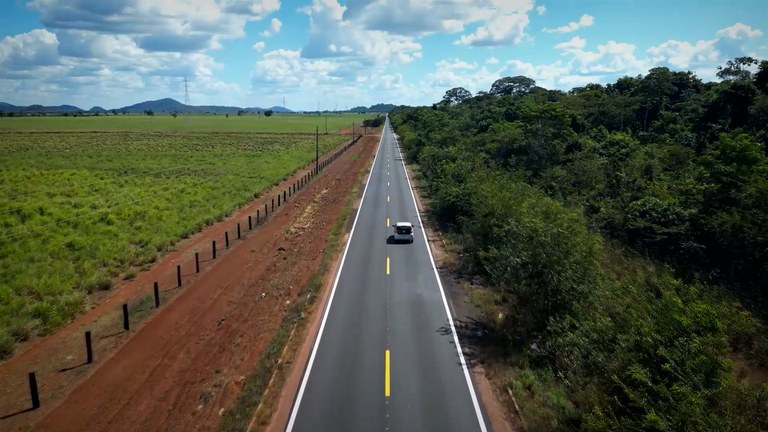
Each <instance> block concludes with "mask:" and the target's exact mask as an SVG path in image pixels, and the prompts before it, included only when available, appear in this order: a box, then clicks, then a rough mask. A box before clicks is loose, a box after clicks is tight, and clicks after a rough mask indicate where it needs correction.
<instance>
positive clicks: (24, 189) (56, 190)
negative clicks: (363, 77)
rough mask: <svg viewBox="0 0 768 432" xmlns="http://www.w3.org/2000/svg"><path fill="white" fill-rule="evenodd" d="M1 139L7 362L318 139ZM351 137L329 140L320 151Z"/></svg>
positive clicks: (262, 184) (298, 161)
mask: <svg viewBox="0 0 768 432" xmlns="http://www.w3.org/2000/svg"><path fill="white" fill-rule="evenodd" d="M70 120H71V119H70ZM0 135H1V137H2V139H0V226H2V232H0V357H2V356H3V355H7V354H8V352H9V350H10V349H11V347H12V345H13V343H12V342H13V341H20V340H24V339H26V338H29V337H31V336H32V335H34V334H38V333H43V334H44V333H48V332H50V331H52V330H54V329H55V328H57V327H59V326H60V325H61V324H62V323H64V322H66V321H67V320H68V319H70V318H71V317H73V316H74V315H76V314H77V313H78V312H79V311H81V310H82V309H83V308H84V307H85V306H86V294H87V293H89V292H93V291H95V290H99V289H108V288H109V287H110V286H111V278H113V277H115V276H118V275H122V276H123V277H129V278H130V277H132V275H133V274H134V272H135V271H136V270H137V269H139V268H140V267H141V266H144V265H146V264H149V263H152V262H153V261H154V260H155V259H157V257H158V256H160V255H161V254H163V253H164V252H165V251H167V250H168V249H169V248H171V247H172V245H173V244H174V243H175V242H176V241H178V240H179V239H180V238H184V237H186V236H188V235H190V234H192V233H194V232H196V231H199V230H200V229H202V228H203V227H204V226H206V225H208V224H210V223H212V222H214V221H216V220H219V219H221V218H223V217H224V216H225V215H227V214H228V213H229V212H230V211H232V210H233V209H234V208H236V207H237V206H239V205H242V204H244V203H245V202H247V201H249V200H250V199H252V197H253V196H254V194H255V193H259V192H260V191H263V190H265V189H266V188H268V187H270V186H272V185H273V184H274V183H275V182H277V181H279V180H280V179H282V178H284V177H285V176H287V175H289V174H290V173H291V172H293V171H294V170H296V169H297V168H299V167H300V166H302V165H304V164H306V163H307V162H309V161H310V160H312V159H313V158H314V143H315V137H314V136H313V135H298V134H292V135H287V134H282V135H278V134H242V133H240V134H238V133H229V134H221V133H186V134H168V133H104V132H102V133H71V132H70V133H67V132H61V133H42V132H38V133H4V134H0ZM347 138H348V137H347V136H342V135H332V134H331V135H321V137H320V146H321V152H322V151H326V150H328V149H330V148H333V147H335V146H336V145H338V144H340V143H341V142H343V141H344V140H345V139H347Z"/></svg>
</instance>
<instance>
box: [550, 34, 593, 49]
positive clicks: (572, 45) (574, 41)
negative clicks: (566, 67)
mask: <svg viewBox="0 0 768 432" xmlns="http://www.w3.org/2000/svg"><path fill="white" fill-rule="evenodd" d="M586 45H587V41H586V40H584V39H582V38H580V37H578V36H574V37H573V38H571V40H569V41H568V42H563V43H559V44H557V45H555V48H557V49H559V50H563V51H565V52H566V53H569V52H574V51H579V50H581V49H584V47H585V46H586Z"/></svg>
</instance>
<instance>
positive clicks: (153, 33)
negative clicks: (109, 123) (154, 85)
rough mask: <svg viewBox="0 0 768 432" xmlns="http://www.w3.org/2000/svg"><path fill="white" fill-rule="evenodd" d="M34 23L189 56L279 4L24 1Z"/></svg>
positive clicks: (261, 0) (259, 0)
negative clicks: (112, 36)
mask: <svg viewBox="0 0 768 432" xmlns="http://www.w3.org/2000/svg"><path fill="white" fill-rule="evenodd" d="M27 6H28V7H30V8H31V9H33V10H35V11H37V12H39V13H40V21H41V23H42V24H43V25H44V26H45V27H46V28H49V29H51V30H52V31H53V32H54V33H57V34H58V33H59V32H60V31H62V30H80V31H91V32H97V33H101V34H115V35H126V36H129V37H131V38H132V39H134V40H135V41H136V42H137V44H138V45H139V46H141V47H142V48H144V49H146V50H148V51H165V52H193V51H201V50H206V49H215V48H219V47H221V44H220V42H219V41H220V40H221V39H226V38H236V37H242V36H244V35H245V32H244V28H245V24H246V23H247V22H248V21H254V20H261V19H263V18H265V17H266V16H267V15H268V14H270V13H272V12H276V11H277V10H278V9H279V8H280V2H279V0H248V1H246V0H164V1H154V0H121V1H103V0H78V1H76V2H61V1H58V0H30V1H29V2H28V3H27Z"/></svg>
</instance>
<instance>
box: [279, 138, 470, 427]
mask: <svg viewBox="0 0 768 432" xmlns="http://www.w3.org/2000/svg"><path fill="white" fill-rule="evenodd" d="M386 129H387V128H386V123H385V127H384V129H382V131H381V138H380V139H379V145H378V146H377V148H376V153H375V155H374V156H373V163H372V164H371V172H370V174H369V175H368V180H366V182H365V189H363V197H362V198H361V199H360V207H358V208H357V214H356V215H355V221H354V222H353V223H352V230H351V231H350V233H349V239H347V246H346V247H345V248H344V255H343V256H342V257H341V265H339V271H338V272H337V273H336V280H334V282H333V288H332V289H331V297H330V298H329V299H328V305H327V306H326V307H325V314H324V315H323V322H322V323H321V324H320V331H319V332H318V333H317V339H315V346H314V347H313V348H312V355H311V356H310V357H309V363H307V367H306V369H305V371H304V378H303V379H302V380H301V387H300V388H299V394H298V395H297V396H296V401H295V402H294V403H293V409H292V410H291V418H290V420H289V421H288V426H286V428H285V430H286V432H291V431H292V430H293V424H294V423H295V422H296V416H297V415H298V413H299V407H300V406H301V398H302V396H304V390H305V389H306V387H307V381H309V374H310V373H311V372H312V364H313V363H314V362H315V356H316V355H317V349H318V347H320V340H321V339H322V338H323V330H324V329H325V322H326V321H327V320H328V314H329V313H330V311H331V304H332V303H333V296H334V295H335V294H336V286H338V285H339V278H341V271H342V269H343V268H344V261H345V260H346V259H347V252H348V251H349V245H350V244H352V236H353V235H354V233H355V226H357V218H358V217H360V211H361V210H362V209H363V202H364V201H365V193H366V192H367V191H368V184H369V183H370V182H371V178H373V170H374V168H375V167H376V159H377V158H378V157H379V150H380V149H381V143H382V141H383V140H384V134H385V133H386ZM462 362H463V360H462Z"/></svg>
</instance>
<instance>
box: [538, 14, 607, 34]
mask: <svg viewBox="0 0 768 432" xmlns="http://www.w3.org/2000/svg"><path fill="white" fill-rule="evenodd" d="M594 23H595V17H593V16H591V15H587V14H584V15H582V16H581V18H579V21H578V22H576V21H571V22H569V23H568V24H567V25H564V26H562V27H557V28H553V29H550V28H545V29H544V31H545V32H547V33H570V32H574V31H576V30H578V29H580V28H583V27H589V26H591V25H592V24H594Z"/></svg>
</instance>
